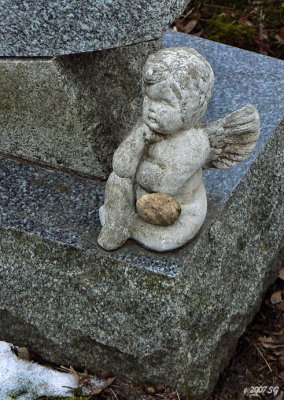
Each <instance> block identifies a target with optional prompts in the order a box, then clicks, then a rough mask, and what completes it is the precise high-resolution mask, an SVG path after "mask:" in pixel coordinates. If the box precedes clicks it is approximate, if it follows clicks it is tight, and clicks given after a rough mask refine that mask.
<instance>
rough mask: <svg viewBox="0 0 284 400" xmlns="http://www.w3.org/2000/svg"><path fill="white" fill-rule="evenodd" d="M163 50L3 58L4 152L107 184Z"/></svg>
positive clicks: (143, 47) (147, 47) (0, 114)
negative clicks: (149, 65) (152, 59)
mask: <svg viewBox="0 0 284 400" xmlns="http://www.w3.org/2000/svg"><path fill="white" fill-rule="evenodd" d="M159 48H160V41H159V40H154V41H150V42H147V43H141V44H138V45H133V46H128V47H121V48H118V49H111V50H105V51H103V52H100V51H98V52H93V53H84V54H79V55H70V56H62V57H56V58H36V59H33V58H29V59H26V58H0V92H1V94H2V95H1V97H0V120H1V127H0V151H2V152H4V153H9V154H12V155H14V156H19V157H23V158H26V159H30V160H33V161H39V162H43V163H47V164H50V165H54V166H56V167H58V168H62V169H64V168H65V169H66V168H69V169H73V170H77V171H78V172H80V173H83V174H89V175H93V176H100V177H101V178H103V179H106V178H107V176H108V175H109V173H110V169H111V159H112V155H113V152H114V150H115V148H116V147H117V146H118V144H119V142H120V141H121V140H122V138H123V137H124V136H125V134H126V132H128V131H129V129H131V127H132V125H133V124H134V123H135V120H136V118H137V117H138V114H139V112H140V106H141V102H142V96H141V69H142V67H143V65H144V63H145V61H146V58H147V56H148V55H149V54H150V53H152V52H153V51H155V50H157V49H159ZM98 149H99V150H98Z"/></svg>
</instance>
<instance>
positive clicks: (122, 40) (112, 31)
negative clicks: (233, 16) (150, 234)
mask: <svg viewBox="0 0 284 400" xmlns="http://www.w3.org/2000/svg"><path fill="white" fill-rule="evenodd" d="M29 3H30V4H29ZM68 3H69V4H68ZM72 3H73V5H72V4H70V2H66V1H65V2H64V1H61V2H58V1H57V2H56V1H52V2H51V1H47V2H42V1H37V0H35V1H33V2H23V1H22V0H10V1H9V0H0V7H1V14H0V22H1V23H0V56H4V57H46V56H59V55H66V54H78V53H85V52H92V51H97V50H106V49H111V48H118V47H121V46H130V45H134V44H138V43H142V42H146V41H150V40H156V39H159V38H160V37H161V36H162V34H163V32H164V30H165V29H167V27H168V26H169V25H170V24H171V23H172V22H173V21H174V19H175V18H176V17H177V16H178V15H179V14H180V13H181V12H182V10H183V8H184V7H185V6H186V4H187V3H188V0H159V1H157V0H155V1H152V2H149V1H145V0H127V1H125V0H116V1H110V2H109V1H98V0H97V1H91V0H85V1H84V2H80V1H73V2H72Z"/></svg>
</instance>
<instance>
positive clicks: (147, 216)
mask: <svg viewBox="0 0 284 400" xmlns="http://www.w3.org/2000/svg"><path fill="white" fill-rule="evenodd" d="M136 209H137V213H138V215H139V216H140V217H141V218H143V219H144V221H146V222H149V223H150V224H154V225H160V226H168V225H172V224H174V223H175V222H176V221H177V220H178V218H179V216H180V213H181V206H180V204H179V203H178V202H177V201H176V199H175V198H174V197H173V196H170V195H168V194H165V193H149V194H144V195H143V196H141V197H140V198H139V199H138V200H137V202H136Z"/></svg>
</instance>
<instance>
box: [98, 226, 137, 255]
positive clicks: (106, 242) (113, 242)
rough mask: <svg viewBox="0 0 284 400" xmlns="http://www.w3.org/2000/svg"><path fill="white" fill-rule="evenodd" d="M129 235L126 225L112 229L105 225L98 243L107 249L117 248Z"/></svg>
mask: <svg viewBox="0 0 284 400" xmlns="http://www.w3.org/2000/svg"><path fill="white" fill-rule="evenodd" d="M129 237H130V234H129V231H128V229H127V228H125V227H124V228H122V229H117V227H116V228H115V229H112V228H111V227H109V226H106V225H104V226H103V228H102V230H101V232H100V234H99V237H98V243H99V245H100V246H101V247H103V248H104V249H106V250H115V249H117V248H118V247H120V246H122V245H123V244H124V243H125V242H126V240H127V239H129Z"/></svg>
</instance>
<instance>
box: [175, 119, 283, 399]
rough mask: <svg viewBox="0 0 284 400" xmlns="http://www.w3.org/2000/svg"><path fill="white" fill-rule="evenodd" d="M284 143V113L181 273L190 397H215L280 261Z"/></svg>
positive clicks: (184, 371) (183, 375)
mask: <svg viewBox="0 0 284 400" xmlns="http://www.w3.org/2000/svg"><path fill="white" fill-rule="evenodd" d="M283 149H284V120H283V121H282V123H281V124H280V126H279V127H278V128H277V129H276V131H275V132H274V133H273V134H272V137H271V138H270V139H269V140H268V141H267V143H266V145H265V146H264V147H263V149H262V151H261V152H260V154H259V155H258V156H257V157H256V159H255V160H254V162H253V163H252V165H251V166H250V169H249V170H248V172H247V173H246V175H245V176H244V177H243V178H242V180H241V181H240V183H239V185H238V186H237V187H236V189H235V190H234V192H233V193H232V195H231V197H230V198H229V200H228V201H227V202H226V204H225V207H224V209H223V210H222V212H220V213H219V215H217V216H216V219H215V220H214V221H213V223H212V225H211V226H210V228H209V230H208V231H205V232H204V233H203V234H202V235H201V236H200V237H199V240H198V241H197V243H196V245H195V247H194V248H193V250H192V255H191V257H190V259H189V260H188V261H187V262H186V263H185V265H184V269H183V271H182V273H181V274H180V275H179V277H178V282H177V285H176V290H177V292H176V293H175V294H173V296H174V297H175V298H176V299H177V303H176V309H177V310H179V317H180V327H181V329H182V330H183V335H184V336H183V343H184V345H183V346H182V347H181V359H182V361H181V365H182V367H181V368H180V370H179V373H180V378H179V386H180V387H181V388H182V391H183V392H184V393H186V394H187V396H188V397H187V398H188V399H190V400H191V399H194V400H199V399H205V398H206V397H210V394H211V392H212V391H213V388H214V385H215V384H216V382H217V379H218V376H219V374H220V372H221V371H222V370H223V369H224V368H225V366H226V365H227V363H228V361H229V359H230V357H231V356H232V355H233V352H234V349H235V346H236V344H237V340H238V338H239V337H240V336H241V334H242V333H243V331H244V329H245V327H246V325H247V324H248V323H249V322H250V321H251V319H252V317H253V316H254V314H255V312H256V311H257V309H258V307H259V305H260V303H261V300H262V297H263V295H264V293H265V291H266V290H267V289H268V287H269V285H270V284H271V283H273V281H274V279H275V277H276V274H277V271H278V269H279V263H278V261H279V258H277V255H278V254H282V253H281V249H282V247H283V221H282V220H283V213H284V204H283V195H284V193H283V166H284V151H283ZM275 257H276V258H275ZM241 305H243V307H242V306H241Z"/></svg>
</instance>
